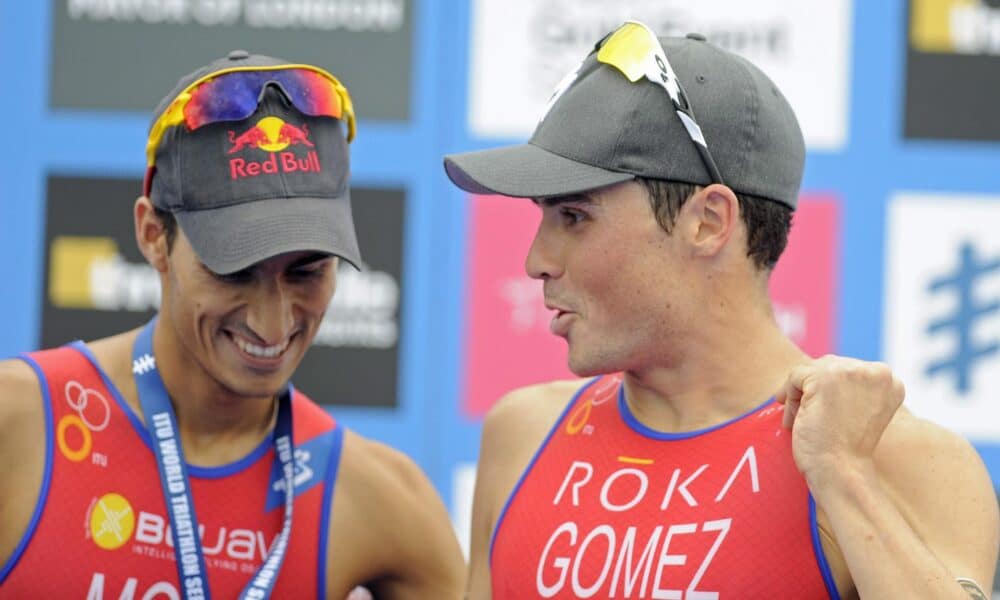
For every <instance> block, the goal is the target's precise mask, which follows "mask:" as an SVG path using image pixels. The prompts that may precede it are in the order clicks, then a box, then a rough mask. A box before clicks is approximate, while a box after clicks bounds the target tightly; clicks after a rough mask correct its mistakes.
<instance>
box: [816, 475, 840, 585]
mask: <svg viewBox="0 0 1000 600" xmlns="http://www.w3.org/2000/svg"><path fill="white" fill-rule="evenodd" d="M809 532H810V533H811V534H812V542H813V552H814V553H815V554H816V563H817V564H818V565H819V571H820V573H822V574H823V583H824V584H826V591H827V593H828V594H830V598H832V599H833V600H840V593H839V592H838V591H837V583H836V582H835V581H834V580H833V572H832V571H830V564H829V563H828V562H826V554H824V553H823V545H822V543H821V541H820V537H819V521H818V520H817V519H816V499H815V498H813V495H812V492H809Z"/></svg>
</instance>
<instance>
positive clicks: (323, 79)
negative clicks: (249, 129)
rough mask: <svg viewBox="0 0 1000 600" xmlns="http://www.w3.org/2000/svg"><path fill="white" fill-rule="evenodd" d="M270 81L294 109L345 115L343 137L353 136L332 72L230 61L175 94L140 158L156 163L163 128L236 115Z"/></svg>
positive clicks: (346, 103) (342, 91)
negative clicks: (240, 64)
mask: <svg viewBox="0 0 1000 600" xmlns="http://www.w3.org/2000/svg"><path fill="white" fill-rule="evenodd" d="M270 84H276V85H277V86H278V87H280V88H281V90H282V91H283V92H284V93H285V96H287V97H288V99H289V100H290V101H291V103H292V104H293V105H294V106H295V108H297V109H298V110H299V111H300V112H302V113H304V114H307V115H309V116H313V117H334V118H336V119H342V120H345V121H347V141H348V142H350V141H351V140H353V139H354V134H355V128H356V124H355V119H354V106H353V104H352V103H351V97H350V95H349V94H348V93H347V88H345V87H344V86H343V84H341V83H340V81H338V80H337V78H336V77H334V76H333V75H332V74H330V73H329V72H327V71H324V70H323V69H320V68H317V67H313V66H311V65H300V64H291V65H278V66H273V67H236V68H232V69H224V70H221V71H216V72H214V73H209V74H208V75H205V76H204V77H201V78H200V79H198V80H196V81H194V82H193V83H192V84H191V85H189V86H188V87H186V88H185V89H184V91H182V92H181V93H179V94H177V96H176V97H175V98H174V99H173V101H172V102H171V103H170V105H169V106H168V107H167V108H166V110H164V111H163V114H161V115H160V117H159V118H158V119H157V120H156V122H155V123H154V124H153V127H152V128H151V129H150V131H149V140H148V142H147V143H146V164H147V166H148V167H150V168H151V167H153V166H155V164H156V150H157V149H158V148H159V146H160V142H161V141H162V140H163V135H164V133H165V132H166V131H167V130H168V129H169V128H171V127H174V126H177V125H181V124H184V125H185V126H187V128H188V130H190V131H194V130H195V129H198V128H199V127H202V126H204V125H208V124H210V123H218V122H220V121H241V120H243V119H246V118H247V117H249V116H250V115H252V114H253V113H254V112H255V111H256V110H257V105H258V104H259V103H260V100H261V97H262V96H263V93H264V88H265V87H267V86H268V85H270Z"/></svg>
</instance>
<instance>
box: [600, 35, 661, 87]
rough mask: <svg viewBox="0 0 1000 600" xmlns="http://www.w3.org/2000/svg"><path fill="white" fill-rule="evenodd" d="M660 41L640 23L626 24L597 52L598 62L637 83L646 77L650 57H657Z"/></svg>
mask: <svg viewBox="0 0 1000 600" xmlns="http://www.w3.org/2000/svg"><path fill="white" fill-rule="evenodd" d="M658 43H659V42H658V41H657V40H656V38H655V37H653V35H652V33H650V31H649V30H648V29H646V28H645V27H644V26H642V25H640V24H638V23H631V22H629V23H625V24H624V25H622V26H621V27H619V28H618V29H617V30H616V31H615V32H614V33H612V34H611V37H609V38H608V39H607V41H605V42H604V45H602V46H601V48H600V50H598V51H597V60H599V61H601V62H602V63H605V64H608V65H611V66H613V67H615V68H616V69H618V70H619V71H621V72H622V73H623V74H624V75H625V77H627V78H628V80H629V81H631V82H633V83H635V82H636V81H639V80H640V79H642V78H643V77H645V76H646V71H647V66H648V64H649V60H650V57H652V56H654V55H655V52H656V50H655V48H656V47H657V45H658Z"/></svg>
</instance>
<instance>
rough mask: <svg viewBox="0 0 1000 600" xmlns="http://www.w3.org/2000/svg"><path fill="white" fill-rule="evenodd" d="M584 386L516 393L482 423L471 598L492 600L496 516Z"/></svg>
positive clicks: (542, 387)
mask: <svg viewBox="0 0 1000 600" xmlns="http://www.w3.org/2000/svg"><path fill="white" fill-rule="evenodd" d="M582 384H583V382H582V381H579V380H578V381H560V382H553V383H549V384H543V385H536V386H531V387H526V388H521V389H519V390H515V391H513V392H511V393H509V394H507V395H506V396H504V397H503V398H501V399H500V400H499V401H498V402H497V403H496V405H494V407H493V408H492V409H491V410H490V412H489V414H488V415H487V416H486V419H485V420H484V421H483V435H482V441H481V444H480V448H479V465H478V467H477V471H476V491H475V497H474V499H473V503H472V528H471V529H472V540H471V545H470V549H469V581H468V588H467V595H466V597H467V598H469V600H473V599H474V600H482V599H486V600H489V598H490V597H491V594H492V591H491V576H492V574H491V572H490V546H491V543H492V541H493V531H494V529H495V528H496V524H497V520H498V519H499V518H500V512H501V511H502V510H503V507H504V505H505V504H506V503H507V499H508V498H509V497H510V494H511V492H512V491H513V489H514V486H515V485H517V481H518V480H519V479H520V477H521V474H522V473H523V472H524V470H525V468H527V466H528V463H529V462H531V458H532V457H533V456H534V455H535V451H536V450H537V449H538V446H539V445H540V444H541V443H542V441H543V440H544V439H545V436H546V435H548V433H549V430H551V429H552V426H553V424H554V423H555V421H556V419H558V418H559V415H560V413H561V412H562V410H563V408H565V406H566V403H567V402H568V401H569V400H570V398H571V397H572V396H573V394H574V393H575V392H576V391H577V390H578V389H579V388H580V386H581V385H582Z"/></svg>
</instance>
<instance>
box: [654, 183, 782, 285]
mask: <svg viewBox="0 0 1000 600" xmlns="http://www.w3.org/2000/svg"><path fill="white" fill-rule="evenodd" d="M636 180H637V181H638V182H639V183H641V184H642V185H643V186H644V187H645V188H646V191H647V192H649V203H650V205H651V206H652V208H653V214H654V215H656V220H657V222H658V223H659V224H660V227H662V228H663V230H664V231H666V232H667V233H670V232H671V230H672V229H673V227H674V222H675V221H676V219H677V214H678V213H680V210H681V207H682V206H683V205H684V203H685V202H686V201H687V199H688V198H690V197H691V195H692V194H694V193H695V192H696V191H697V190H698V186H696V185H694V184H690V183H682V182H679V181H664V180H662V179H649V178H645V177H637V178H636ZM736 199H737V200H738V201H739V203H740V214H741V215H742V216H743V223H744V224H745V225H746V228H747V256H748V257H749V258H751V259H752V260H753V262H754V265H755V266H756V267H757V268H758V269H763V270H768V271H770V270H771V269H773V268H774V265H775V264H777V262H778V258H780V257H781V253H782V252H784V251H785V246H786V245H787V244H788V231H789V230H790V229H791V226H792V209H791V208H789V207H788V206H785V205H784V204H782V203H780V202H775V201H773V200H768V199H766V198H762V197H760V196H754V195H751V194H741V193H738V192H736Z"/></svg>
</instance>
